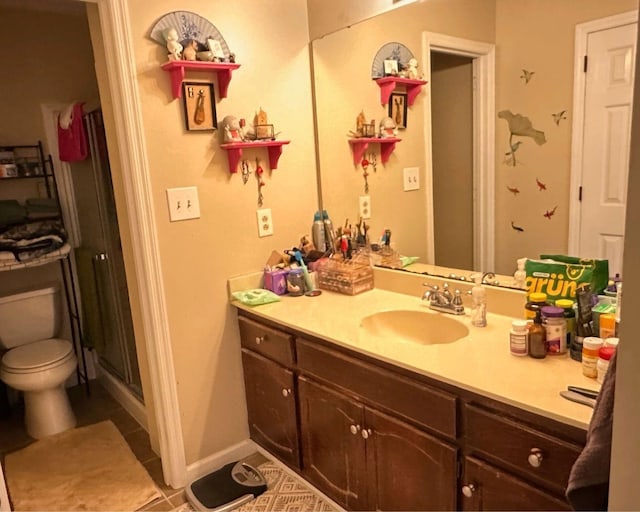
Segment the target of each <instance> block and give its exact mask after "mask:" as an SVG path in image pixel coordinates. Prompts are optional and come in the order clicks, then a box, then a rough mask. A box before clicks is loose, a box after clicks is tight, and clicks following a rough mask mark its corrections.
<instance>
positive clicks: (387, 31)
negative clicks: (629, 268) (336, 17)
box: [313, 0, 495, 261]
mask: <svg viewBox="0 0 640 512" xmlns="http://www.w3.org/2000/svg"><path fill="white" fill-rule="evenodd" d="M450 3H451V2H450V0H449V1H448V2H444V1H439V0H436V1H430V2H424V3H416V4H411V5H408V6H406V7H404V8H402V9H399V10H396V11H392V12H389V13H387V14H385V15H384V16H379V17H376V18H372V19H370V20H367V21H364V22H362V23H359V24H357V25H355V26H353V27H351V28H349V29H345V30H341V31H339V32H335V33H333V34H331V35H329V36H327V37H324V38H323V39H320V40H317V41H314V43H313V46H314V69H315V73H316V75H315V78H316V81H315V83H316V93H317V103H318V105H319V108H318V132H319V133H318V135H319V147H320V168H321V170H322V200H323V204H324V207H325V209H327V210H328V212H329V215H330V216H331V217H332V219H333V222H334V224H335V225H339V224H342V223H344V221H345V219H347V218H348V219H350V220H351V222H353V221H354V220H355V219H356V218H357V215H358V196H359V195H362V194H364V181H363V178H362V168H361V167H360V166H359V165H358V166H354V164H353V158H352V153H351V149H350V147H349V144H348V143H347V132H348V131H349V130H354V129H355V123H356V116H357V115H358V113H359V112H360V111H361V110H363V111H364V113H365V115H366V117H367V119H368V120H370V119H375V120H376V124H377V123H378V122H379V121H380V119H381V118H382V117H384V116H387V115H388V112H387V107H386V106H385V107H382V106H380V89H379V87H378V85H377V84H376V83H375V82H373V81H372V80H371V65H372V61H373V59H374V57H375V54H376V52H377V51H378V49H379V48H381V47H382V46H383V45H384V44H385V43H388V42H389V41H400V42H402V44H404V45H405V46H407V47H408V48H409V49H410V50H411V52H412V53H413V54H414V55H415V56H416V58H417V59H418V61H419V62H420V63H422V62H423V56H422V51H421V47H422V32H423V31H425V30H427V31H433V32H441V33H446V34H450V35H453V36H457V37H462V38H466V39H473V40H476V41H485V42H493V37H494V33H495V26H494V22H495V16H494V0H457V1H456V8H453V9H452V8H451V5H450ZM426 94H427V93H426V90H423V91H422V93H421V94H420V95H419V96H418V97H417V99H416V101H415V103H414V105H413V106H412V107H410V108H409V112H408V121H407V122H408V124H407V128H406V129H405V130H399V132H398V136H399V137H400V138H401V139H402V141H401V142H399V143H398V144H397V145H396V149H395V151H394V153H393V154H392V155H391V158H390V160H389V162H388V163H387V165H386V166H383V165H382V164H381V163H380V162H379V160H380V156H379V153H380V148H379V145H377V144H373V145H372V147H371V151H373V152H375V153H377V155H378V170H377V172H376V173H374V172H372V170H371V168H369V178H368V180H369V189H370V190H369V193H370V196H371V205H372V208H371V210H372V213H373V216H372V218H371V220H370V224H371V226H372V229H371V232H370V233H371V236H372V238H378V237H379V236H380V233H381V232H382V231H383V230H384V229H385V228H390V229H391V230H392V232H393V236H392V240H395V242H396V244H397V247H398V248H401V249H402V252H403V254H405V255H408V256H420V257H421V258H422V261H425V259H426V253H427V248H426V233H427V227H426V203H425V197H426V192H425V185H424V184H425V179H424V173H425V149H424V139H425V137H426V136H427V134H425V130H424V115H425V113H424V103H425V101H426ZM404 167H419V168H420V174H421V183H422V186H421V188H420V190H418V191H411V192H404V191H403V185H402V169H403V168H404Z"/></svg>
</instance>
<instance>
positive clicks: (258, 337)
mask: <svg viewBox="0 0 640 512" xmlns="http://www.w3.org/2000/svg"><path fill="white" fill-rule="evenodd" d="M263 341H267V335H266V334H265V335H264V336H256V345H260V343H262V342H263Z"/></svg>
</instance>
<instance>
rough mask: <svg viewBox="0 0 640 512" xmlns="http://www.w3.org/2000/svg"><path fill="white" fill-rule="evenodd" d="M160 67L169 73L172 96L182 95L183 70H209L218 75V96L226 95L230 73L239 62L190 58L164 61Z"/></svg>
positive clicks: (178, 96)
mask: <svg viewBox="0 0 640 512" xmlns="http://www.w3.org/2000/svg"><path fill="white" fill-rule="evenodd" d="M161 67H162V69H164V70H165V71H168V72H169V73H170V75H171V92H172V93H173V97H174V98H180V97H182V81H183V80H184V77H185V70H187V69H189V70H195V71H210V72H212V73H216V74H217V75H218V93H219V94H220V98H226V97H227V88H228V87H229V82H231V73H232V72H233V70H234V69H238V68H239V67H240V64H235V63H229V62H202V61H190V60H172V61H169V62H165V63H164V64H163V65H162V66H161Z"/></svg>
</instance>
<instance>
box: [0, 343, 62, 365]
mask: <svg viewBox="0 0 640 512" xmlns="http://www.w3.org/2000/svg"><path fill="white" fill-rule="evenodd" d="M72 351H73V345H71V343H70V342H69V341H68V340H61V339H58V338H51V339H48V340H42V341H36V342H35V343H29V344H28V345H22V346H20V347H16V348H13V349H11V350H9V352H7V353H6V354H5V355H4V357H3V358H2V364H3V365H4V366H5V367H7V368H12V369H14V370H29V369H35V368H38V367H40V366H48V365H50V364H53V363H56V362H58V361H60V360H61V359H64V358H65V357H67V356H68V355H69V354H70V353H71V352H72Z"/></svg>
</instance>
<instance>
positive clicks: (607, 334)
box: [600, 313, 616, 340]
mask: <svg viewBox="0 0 640 512" xmlns="http://www.w3.org/2000/svg"><path fill="white" fill-rule="evenodd" d="M615 335H616V315H614V314H613V313H603V314H601V315H600V337H601V338H602V339H603V340H604V339H607V338H612V337H614V336H615Z"/></svg>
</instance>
